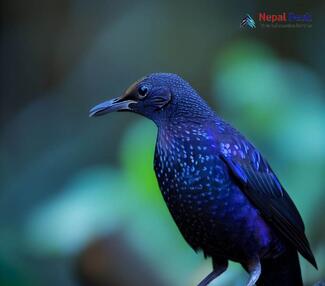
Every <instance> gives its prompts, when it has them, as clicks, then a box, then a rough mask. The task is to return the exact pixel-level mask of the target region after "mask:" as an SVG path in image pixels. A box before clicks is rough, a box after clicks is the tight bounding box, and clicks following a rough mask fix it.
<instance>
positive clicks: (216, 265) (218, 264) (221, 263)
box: [197, 258, 228, 286]
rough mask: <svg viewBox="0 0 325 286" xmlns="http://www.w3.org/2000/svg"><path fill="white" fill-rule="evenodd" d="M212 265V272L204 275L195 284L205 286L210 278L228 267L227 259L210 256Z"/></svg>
mask: <svg viewBox="0 0 325 286" xmlns="http://www.w3.org/2000/svg"><path fill="white" fill-rule="evenodd" d="M212 265H213V270H212V272H211V273H210V274H209V275H208V276H207V277H205V278H204V279H203V280H202V281H201V282H200V283H199V284H198V285H197V286H207V285H208V284H209V283H210V282H211V281H212V280H214V279H216V278H217V277H218V276H219V275H221V274H222V273H223V272H225V271H226V269H227V267H228V261H227V260H217V259H215V258H212Z"/></svg>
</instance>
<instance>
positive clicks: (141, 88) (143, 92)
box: [138, 85, 148, 97]
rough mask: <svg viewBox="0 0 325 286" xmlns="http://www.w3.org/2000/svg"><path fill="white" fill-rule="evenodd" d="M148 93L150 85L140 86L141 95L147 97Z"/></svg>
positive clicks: (139, 92)
mask: <svg viewBox="0 0 325 286" xmlns="http://www.w3.org/2000/svg"><path fill="white" fill-rule="evenodd" d="M147 93H148V87H146V86H145V85H142V86H140V87H139V88H138V94H139V95H140V97H145V96H146V95H147Z"/></svg>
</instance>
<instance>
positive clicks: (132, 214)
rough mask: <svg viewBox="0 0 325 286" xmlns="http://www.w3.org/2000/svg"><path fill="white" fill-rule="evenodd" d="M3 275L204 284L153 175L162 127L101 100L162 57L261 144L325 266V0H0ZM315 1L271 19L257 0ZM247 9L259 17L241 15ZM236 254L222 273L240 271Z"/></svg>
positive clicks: (54, 281) (163, 68) (3, 278)
mask: <svg viewBox="0 0 325 286" xmlns="http://www.w3.org/2000/svg"><path fill="white" fill-rule="evenodd" d="M1 5H2V7H1V11H2V12H1V13H2V34H1V102H0V104H1V105H0V107H1V112H0V127H1V129H0V140H1V141H0V160H1V161H0V162H1V165H0V168H1V169H0V176H1V177H0V184H1V185H0V285H4V286H18V285H24V286H25V285H27V286H28V285H33V286H38V285H50V286H51V285H62V286H74V285H80V284H81V285H95V286H96V285H114V286H119V285H153V286H155V285H157V286H158V285H159V286H160V285H162V286H164V285H176V286H178V285H179V286H181V285H182V286H183V285H196V284H197V283H198V281H199V280H200V279H201V278H203V276H204V275H205V274H207V273H208V272H209V271H210V268H211V266H210V261H205V260H204V259H203V257H202V255H198V254H195V253H194V252H193V251H192V250H191V249H190V248H189V247H188V246H187V245H186V244H185V242H184V241H183V239H182V237H181V236H180V234H179V232H178V231H177V229H176V227H175V225H174V222H173V221H172V219H171V217H170V216H169V214H168V211H167V209H166V207H165V205H164V202H163V200H162V198H161V195H160V193H159V190H158V188H157V184H156V181H155V178H154V175H153V169H152V160H153V150H154V142H155V135H156V129H155V126H154V125H153V124H152V123H151V122H149V121H147V120H145V119H143V118H140V117H139V116H136V115H133V114H126V113H123V114H113V115H111V116H107V117H103V118H99V119H89V118H88V109H89V108H90V107H92V106H93V105H94V104H96V103H98V102H100V101H103V100H106V99H109V98H112V97H115V96H118V95H120V94H121V93H122V92H123V90H124V89H125V88H126V87H127V86H128V85H129V84H130V83H132V82H133V81H135V80H136V79H138V78H140V77H142V76H143V75H145V74H147V73H151V72H157V71H160V72H173V73H178V74H180V75H181V76H183V77H184V78H185V79H187V80H188V81H189V82H191V84H192V85H193V86H194V87H195V88H196V89H197V90H199V91H200V94H201V95H202V96H203V97H204V98H205V99H206V100H207V101H208V102H209V103H210V104H211V105H212V106H213V107H214V108H215V110H216V111H217V112H218V113H219V114H220V115H221V116H222V117H224V118H225V119H227V120H228V121H230V122H231V123H233V124H234V125H235V126H236V127H237V128H239V129H240V130H241V131H242V132H243V133H244V134H245V135H247V136H248V137H249V138H250V139H251V140H252V141H253V142H254V143H255V145H257V146H258V147H259V149H260V150H261V151H262V153H263V154H265V156H266V157H267V158H268V160H269V162H270V164H271V165H272V166H273V169H275V171H276V172H277V174H278V176H279V178H280V180H281V182H282V183H283V184H284V186H285V187H286V189H287V190H288V192H289V193H290V195H291V197H292V198H293V200H294V201H295V203H296V204H297V206H298V208H299V210H300V211H301V214H302V216H303V218H304V221H305V223H306V232H307V235H308V237H309V238H310V242H311V245H312V249H313V250H314V253H315V255H316V258H317V260H318V265H319V271H316V270H314V269H313V268H312V266H311V265H309V264H307V263H306V261H304V260H303V259H301V264H302V271H303V276H304V280H305V281H306V285H312V284H313V283H314V282H316V281H317V280H320V279H321V278H324V277H325V223H324V215H323V213H324V199H325V193H324V183H325V178H324V170H325V148H324V147H325V128H324V123H325V99H324V80H325V57H324V50H325V39H324V38H325V37H324V24H323V18H324V11H325V2H324V1H309V2H307V1H296V2H295V3H289V2H286V1H272V4H270V6H262V5H261V4H260V2H259V1H246V3H242V2H239V1H238V2H235V1H226V2H221V1H219V2H218V1H206V2H205V1H194V0H191V1H186V2H185V1H184V2H178V1H176V2H175V1H171V0H170V1H163V0H160V1H145V0H142V1H136V2H135V1H129V0H122V1H100V0H95V1H82V0H80V1H77V0H74V1H72V0H56V1H54V0H48V1H40V0H31V1H22V0H21V1H18V0H11V1H9V0H7V1H2V4H1ZM261 11H266V12H267V13H282V12H296V13H301V14H304V13H306V12H309V13H311V15H312V17H313V22H312V28H296V29H294V28H291V29H280V28H278V29H275V28H274V29H271V28H270V29H262V28H261V27H260V26H259V23H258V21H257V20H258V17H257V14H258V13H259V12H261ZM246 13H249V14H250V15H251V16H252V17H253V18H254V19H255V21H256V24H257V28H256V29H255V30H248V29H240V28H239V24H240V22H241V19H242V18H243V17H244V16H245V14H246ZM245 279H247V276H246V274H245V273H244V272H243V270H242V269H241V267H240V266H239V265H237V264H231V265H230V268H229V269H228V271H227V272H226V273H225V274H224V275H223V276H222V277H220V279H219V280H218V281H216V282H215V283H214V284H213V285H243V283H244V281H245Z"/></svg>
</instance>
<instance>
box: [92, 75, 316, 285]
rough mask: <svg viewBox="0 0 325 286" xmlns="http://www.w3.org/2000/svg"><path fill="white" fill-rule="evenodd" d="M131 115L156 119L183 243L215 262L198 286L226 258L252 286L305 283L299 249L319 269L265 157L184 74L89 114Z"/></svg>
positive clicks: (136, 89) (134, 90) (157, 164)
mask: <svg viewBox="0 0 325 286" xmlns="http://www.w3.org/2000/svg"><path fill="white" fill-rule="evenodd" d="M112 111H131V112H135V113H138V114H141V115H143V116H145V117H147V118H149V119H151V120H153V121H154V122H155V124H156V125H157V127H158V136H157V143H156V150H155V158H154V169H155V172H156V177H157V180H158V183H159V187H160V190H161V192H162V195H163V197H164V200H165V202H166V204H167V206H168V209H169V211H170V213H171V215H172V217H173V219H174V220H175V222H176V224H177V226H178V228H179V230H180V232H181V233H182V235H183V237H184V238H185V240H186V241H187V242H188V244H189V245H190V246H191V247H192V248H193V249H194V250H196V251H197V250H202V251H203V253H204V255H205V256H206V257H207V256H208V257H211V258H212V264H213V270H212V272H211V273H210V274H209V275H208V276H207V277H205V278H204V279H203V280H202V281H201V282H200V283H199V286H205V285H208V284H209V283H210V282H211V281H212V280H214V279H215V278H216V277H218V276H219V275H220V274H221V273H223V272H224V271H225V270H226V269H227V266H228V260H232V261H236V262H239V263H240V264H241V265H242V266H243V267H244V269H245V270H246V271H247V272H248V273H249V275H250V277H249V281H248V283H247V285H248V286H252V285H254V284H255V283H256V284H257V285H270V286H274V285H281V286H283V285H294V286H299V285H303V283H302V278H301V272H300V265H299V260H298V252H299V253H300V254H301V255H302V256H303V257H305V258H306V259H307V260H308V261H309V262H310V263H311V264H312V265H313V266H315V267H316V268H317V265H316V261H315V258H314V256H313V253H312V251H311V249H310V246H309V243H308V240H307V238H306V236H305V233H304V224H303V221H302V219H301V217H300V215H299V212H298V210H297V208H296V207H295V205H294V203H293V202H292V200H291V199H290V197H289V195H288V194H287V192H286V191H285V190H284V188H283V186H282V185H281V184H280V182H279V181H278V179H277V177H276V175H275V174H274V172H273V171H272V169H271V168H270V166H269V164H268V163H267V162H266V160H265V159H264V158H263V157H262V155H261V154H260V152H259V151H258V150H257V149H256V148H255V147H254V146H253V145H252V144H251V143H250V142H249V141H248V140H247V139H246V138H245V137H244V136H243V135H242V134H241V133H239V132H238V131H237V130H236V129H234V128H233V127H232V126H231V125H229V124H228V123H226V122H225V121H223V120H222V119H221V118H220V117H219V116H218V115H216V113H215V112H214V111H213V110H212V109H211V108H210V107H209V106H208V105H207V103H206V102H205V101H204V100H203V99H202V98H201V97H200V96H199V95H198V93H197V92H196V91H195V90H194V89H193V88H192V87H191V86H190V85H189V84H188V83H187V82H186V81H185V80H183V79H182V78H181V77H179V76H177V75H175V74H168V73H155V74H151V75H148V76H146V77H144V78H142V79H140V80H138V81H136V82H135V83H134V84H132V85H131V86H130V87H129V88H128V89H127V90H126V91H125V93H124V95H122V96H121V97H118V98H116V99H113V100H109V101H106V102H103V103H101V104H99V105H97V106H95V107H94V108H92V109H91V110H90V116H99V115H103V114H105V113H108V112H112Z"/></svg>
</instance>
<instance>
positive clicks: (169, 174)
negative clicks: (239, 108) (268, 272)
mask: <svg viewBox="0 0 325 286" xmlns="http://www.w3.org/2000/svg"><path fill="white" fill-rule="evenodd" d="M225 129H227V128H226V127H225V126H222V127H219V128H218V125H217V123H216V122H214V120H212V121H211V122H209V121H208V122H204V123H203V124H202V125H200V124H184V123H183V124H182V123H181V124H177V125H176V126H175V125H174V123H171V125H170V126H164V127H163V128H162V127H160V128H159V131H158V139H157V145H156V151H155V160H154V167H155V172H156V175H157V180H158V183H159V187H160V189H161V191H162V194H163V197H164V199H165V201H166V203H167V206H168V208H169V210H170V212H171V214H172V216H173V218H174V220H175V222H176V224H177V225H178V227H179V229H180V231H181V232H182V234H183V236H184V238H185V239H186V241H187V242H188V243H189V244H190V245H191V246H192V247H193V248H194V249H195V250H199V249H201V250H203V251H204V253H205V255H208V256H214V255H218V256H224V257H227V258H229V259H231V260H234V261H241V260H243V259H246V260H249V258H250V257H251V256H252V255H253V254H255V253H256V255H260V256H267V255H270V253H269V252H270V251H269V250H270V249H274V251H273V253H272V255H278V254H279V252H280V251H281V250H282V248H283V246H282V244H281V243H280V242H279V240H278V238H277V236H276V235H274V234H272V232H271V231H270V229H269V227H268V226H267V225H266V223H265V221H264V220H263V219H262V217H261V216H260V214H259V212H258V211H257V209H256V208H255V207H254V206H253V205H252V204H251V202H249V200H248V199H247V198H246V196H245V195H244V194H243V192H242V191H241V190H240V188H239V187H238V186H237V184H236V183H234V182H233V181H232V179H231V176H230V173H229V171H228V169H227V167H226V165H225V162H224V161H223V160H222V159H221V158H220V151H222V152H224V154H225V155H228V152H234V153H236V152H238V153H239V154H241V156H246V155H247V152H248V151H249V150H248V147H247V149H246V152H245V149H244V151H243V152H239V151H238V150H236V147H235V146H232V147H233V150H232V151H231V146H230V144H229V143H226V144H224V143H222V141H221V142H218V138H219V135H221V134H223V133H224V132H225ZM236 146H237V145H236Z"/></svg>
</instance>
